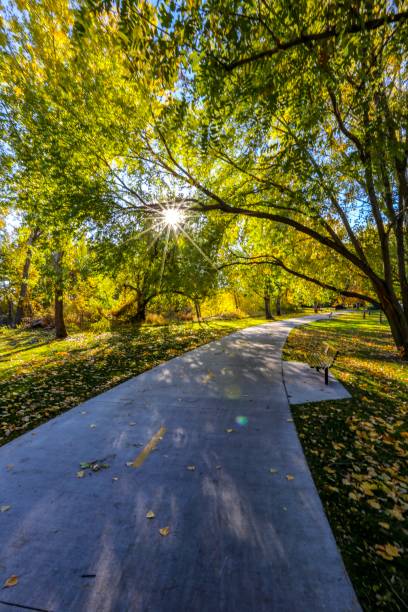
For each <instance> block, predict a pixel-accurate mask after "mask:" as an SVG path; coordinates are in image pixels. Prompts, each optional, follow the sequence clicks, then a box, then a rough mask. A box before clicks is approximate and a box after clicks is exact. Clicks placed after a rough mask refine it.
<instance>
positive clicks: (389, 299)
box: [377, 286, 408, 359]
mask: <svg viewBox="0 0 408 612" xmlns="http://www.w3.org/2000/svg"><path fill="white" fill-rule="evenodd" d="M377 295H378V298H379V301H380V304H381V308H382V310H383V312H384V314H385V316H386V317H387V320H388V323H389V325H390V329H391V334H392V337H393V339H394V342H395V345H396V347H397V349H398V352H399V353H400V355H401V357H402V358H403V359H408V313H406V312H404V309H403V307H402V306H401V304H400V302H399V301H398V299H397V297H396V296H395V294H394V292H393V291H390V290H389V289H388V288H387V287H386V286H383V287H382V288H381V289H379V288H377Z"/></svg>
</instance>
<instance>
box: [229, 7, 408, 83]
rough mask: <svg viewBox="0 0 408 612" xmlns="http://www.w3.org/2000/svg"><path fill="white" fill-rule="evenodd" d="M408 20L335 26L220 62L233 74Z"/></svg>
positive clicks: (406, 14) (407, 14) (394, 17)
mask: <svg viewBox="0 0 408 612" xmlns="http://www.w3.org/2000/svg"><path fill="white" fill-rule="evenodd" d="M407 18H408V11H402V12H400V13H394V14H389V15H383V16H382V17H377V18H376V19H368V20H367V21H364V22H363V23H354V24H353V25H351V26H349V27H347V28H345V29H341V28H339V27H338V26H333V27H331V28H327V29H326V30H323V31H321V32H315V33H309V34H302V35H301V36H296V37H295V38H292V39H291V40H287V41H285V42H279V41H275V46H274V47H272V48H270V49H264V50H263V51H260V52H259V53H255V54H254V55H250V56H248V57H243V58H241V59H238V60H235V61H233V62H229V63H226V62H222V61H219V63H221V64H222V65H223V67H224V68H225V70H227V71H228V72H232V70H235V69H236V68H239V67H240V66H245V65H246V64H252V63H254V62H257V61H259V60H263V59H267V58H270V57H273V56H274V55H276V54H277V53H279V52H280V51H288V50H289V49H293V48H294V47H299V46H301V45H306V44H310V43H312V42H318V41H322V40H328V39H330V38H336V37H337V36H339V35H344V34H358V33H359V32H363V31H365V32H367V31H372V30H377V29H378V28H381V27H382V26H384V25H387V24H391V23H398V22H400V21H405V20H406V19H407Z"/></svg>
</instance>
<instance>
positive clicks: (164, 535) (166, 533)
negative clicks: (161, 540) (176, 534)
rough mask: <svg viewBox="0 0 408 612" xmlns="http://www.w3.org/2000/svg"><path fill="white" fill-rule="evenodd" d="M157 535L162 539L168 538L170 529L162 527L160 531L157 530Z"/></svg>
mask: <svg viewBox="0 0 408 612" xmlns="http://www.w3.org/2000/svg"><path fill="white" fill-rule="evenodd" d="M159 533H160V535H161V536H163V537H166V536H168V535H169V533H170V527H162V528H161V529H159Z"/></svg>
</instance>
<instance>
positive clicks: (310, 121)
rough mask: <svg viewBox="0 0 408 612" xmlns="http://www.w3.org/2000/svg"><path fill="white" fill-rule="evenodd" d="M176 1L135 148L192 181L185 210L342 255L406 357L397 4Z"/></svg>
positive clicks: (402, 59)
mask: <svg viewBox="0 0 408 612" xmlns="http://www.w3.org/2000/svg"><path fill="white" fill-rule="evenodd" d="M173 4H175V3H173ZM173 4H169V5H168V6H167V9H166V7H164V8H163V6H162V7H161V8H160V10H159V13H158V17H157V18H158V19H159V20H160V19H161V23H160V27H158V28H157V31H156V34H157V37H158V38H159V39H160V40H161V45H162V47H163V46H164V44H165V41H166V40H168V39H173V41H176V42H174V48H175V49H176V51H177V53H178V55H177V65H178V67H179V71H180V78H179V79H178V81H177V87H176V89H175V94H174V96H173V114H172V113H171V112H168V111H167V112H166V113H162V114H161V115H160V116H158V115H157V114H156V116H155V118H154V122H153V125H152V130H151V134H150V135H149V138H148V139H146V148H145V151H144V156H145V157H148V158H149V159H150V160H151V161H152V162H154V163H156V164H157V166H158V167H160V168H161V170H162V171H163V172H164V173H168V174H171V175H172V176H173V177H175V178H177V180H178V181H179V182H180V186H183V188H185V186H186V185H188V186H189V187H190V200H191V203H192V205H193V206H194V205H195V206H196V207H197V208H200V209H201V210H205V211H212V210H219V211H222V212H224V213H225V214H233V215H247V216H251V217H257V218H263V219H267V220H269V221H271V222H272V223H277V224H282V225H285V226H288V227H291V228H293V229H295V230H296V231H297V232H299V234H301V235H305V236H308V237H310V238H311V239H313V240H315V241H316V243H318V244H319V245H322V247H324V248H328V249H330V250H332V251H334V252H335V253H337V254H338V255H339V256H340V260H341V261H344V262H346V263H347V265H348V264H351V265H352V266H353V268H354V269H355V271H356V273H358V274H362V275H363V276H364V277H365V278H367V279H368V281H369V284H370V291H368V292H367V293H364V294H362V295H354V297H358V298H359V299H363V300H365V301H367V302H371V303H373V304H380V305H381V307H382V309H383V310H384V312H385V314H386V316H387V318H388V321H389V323H390V327H391V332H392V335H393V338H394V340H395V344H396V346H397V347H398V349H399V350H400V352H401V354H402V355H403V356H405V357H407V356H408V315H407V313H408V282H407V257H406V249H407V199H408V182H407V150H408V147H407V129H406V125H407V108H408V104H407V91H406V86H405V85H404V83H406V77H407V74H406V71H407V63H406V40H407V37H408V32H407V21H408V11H407V10H406V9H407V6H406V3H405V2H402V3H395V4H394V3H387V2H367V3H355V2H351V1H350V2H346V3H341V4H340V3H319V2H317V1H315V2H311V3H307V4H306V3H296V4H292V3H287V2H283V0H282V1H281V2H274V3H273V5H272V3H268V2H262V3H258V2H230V1H229V0H226V1H224V2H219V1H218V0H217V1H215V0H214V1H209V2H205V3H204V2H203V3H201V2H192V3H188V5H186V4H184V3H180V4H178V5H177V9H175V6H173ZM126 5H127V7H132V6H136V5H135V4H134V3H126ZM172 7H173V8H172ZM129 11H130V8H129ZM135 11H136V12H135V13H133V17H132V19H133V20H134V19H136V20H137V17H138V13H137V8H136V9H135ZM139 17H140V16H139ZM124 19H125V21H126V23H127V24H128V26H129V30H130V31H132V28H131V23H132V20H130V19H129V18H128V17H126V16H125V17H124ZM140 19H142V21H143V17H140ZM162 47H160V46H158V50H159V51H160V49H161V48H162ZM162 60H163V56H160V61H162ZM173 91H174V89H173ZM169 92H170V94H171V88H170V87H169ZM181 116H182V117H183V121H181V119H180V117H181ZM184 193H185V192H184ZM367 229H370V231H371V232H372V233H375V240H376V244H377V245H378V248H379V252H380V258H379V259H377V258H376V259H375V260H373V259H372V258H371V251H372V249H371V244H369V245H368V244H367V242H366V240H365V230H367ZM315 280H318V281H319V278H318V277H317V278H316V279H315ZM335 289H336V290H337V291H338V292H339V293H340V294H345V295H349V294H350V291H348V290H345V289H344V287H341V286H336V287H335ZM353 293H354V294H356V293H358V292H353Z"/></svg>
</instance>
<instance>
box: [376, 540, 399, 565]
mask: <svg viewBox="0 0 408 612" xmlns="http://www.w3.org/2000/svg"><path fill="white" fill-rule="evenodd" d="M375 550H376V553H377V555H380V557H382V558H383V559H386V560H387V561H392V560H393V559H394V558H395V557H399V556H400V553H399V550H398V548H397V547H396V546H393V545H392V544H376V546H375Z"/></svg>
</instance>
